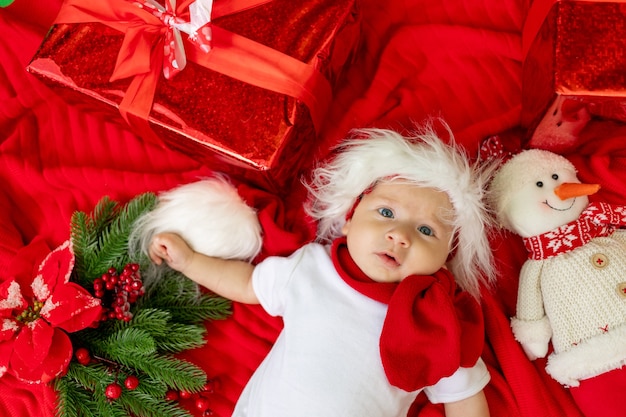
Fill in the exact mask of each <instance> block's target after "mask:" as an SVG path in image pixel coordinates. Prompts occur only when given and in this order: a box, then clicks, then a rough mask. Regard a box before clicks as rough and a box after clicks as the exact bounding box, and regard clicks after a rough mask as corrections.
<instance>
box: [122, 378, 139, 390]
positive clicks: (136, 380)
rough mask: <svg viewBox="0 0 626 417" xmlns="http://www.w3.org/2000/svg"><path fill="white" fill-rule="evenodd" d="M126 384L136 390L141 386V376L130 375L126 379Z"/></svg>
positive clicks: (130, 388) (128, 387)
mask: <svg viewBox="0 0 626 417" xmlns="http://www.w3.org/2000/svg"><path fill="white" fill-rule="evenodd" d="M124 386H125V387H126V388H127V389H129V390H131V391H132V390H134V389H135V388H137V387H138V386H139V378H137V377H136V376H135V375H128V376H127V377H126V379H125V380H124Z"/></svg>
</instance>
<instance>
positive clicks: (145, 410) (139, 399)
mask: <svg viewBox="0 0 626 417" xmlns="http://www.w3.org/2000/svg"><path fill="white" fill-rule="evenodd" d="M119 400H120V401H121V402H122V403H123V404H124V406H125V407H126V408H127V409H128V411H130V412H131V413H132V414H133V415H136V416H144V417H190V416H191V414H189V413H188V412H187V411H186V410H184V409H182V408H180V407H179V406H177V405H176V404H174V403H172V402H167V401H165V400H163V399H156V398H155V397H154V396H152V395H150V394H148V393H145V392H143V391H142V390H140V389H139V388H138V389H136V390H133V391H125V392H124V393H123V394H122V396H121V397H120V399H119Z"/></svg>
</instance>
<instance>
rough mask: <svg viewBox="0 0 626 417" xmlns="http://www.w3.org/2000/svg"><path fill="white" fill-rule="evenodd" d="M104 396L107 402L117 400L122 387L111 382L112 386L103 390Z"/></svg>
mask: <svg viewBox="0 0 626 417" xmlns="http://www.w3.org/2000/svg"><path fill="white" fill-rule="evenodd" d="M104 395H105V396H106V397H107V398H108V399H109V400H117V399H118V398H120V395H122V387H121V386H120V384H118V383H117V382H113V383H112V384H109V385H107V387H106V389H105V390H104Z"/></svg>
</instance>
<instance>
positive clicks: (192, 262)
mask: <svg viewBox="0 0 626 417" xmlns="http://www.w3.org/2000/svg"><path fill="white" fill-rule="evenodd" d="M449 133H450V137H452V135H451V132H449ZM487 176H488V173H487V172H486V171H484V170H480V169H478V168H477V167H475V166H472V165H471V164H470V163H469V162H468V160H467V158H466V157H465V156H464V154H463V153H462V152H461V151H460V150H459V149H457V148H456V147H454V145H447V144H445V143H444V142H443V141H442V140H441V139H439V138H438V137H437V135H436V134H435V133H434V131H433V129H432V128H431V127H430V126H427V127H425V128H424V129H423V130H422V131H420V132H418V133H417V134H416V135H415V137H409V138H405V137H402V136H401V135H399V134H397V133H395V132H393V131H390V130H383V129H364V130H360V131H356V135H355V137H353V138H351V139H349V140H347V141H346V142H345V143H343V144H342V145H341V146H340V147H339V148H338V149H337V153H336V154H335V156H334V157H333V158H332V159H331V160H330V162H328V163H327V164H326V165H323V166H320V167H318V168H317V169H316V170H315V171H314V172H313V177H312V180H311V182H310V183H309V184H307V187H308V190H309V192H310V196H311V199H310V203H309V205H308V207H307V208H308V212H309V214H310V215H311V216H312V217H313V218H314V219H315V220H317V221H318V225H319V227H318V237H319V239H318V241H317V242H315V243H309V244H307V245H305V246H303V247H302V248H300V249H299V250H297V251H296V252H295V253H293V254H292V255H291V256H289V257H269V258H267V259H265V260H263V261H262V262H260V263H258V264H257V265H253V264H251V263H248V262H245V261H237V260H225V259H220V258H214V257H208V256H205V255H202V254H199V253H197V252H194V251H193V250H192V249H191V248H190V247H189V246H188V245H187V243H186V242H185V241H184V240H183V239H182V238H181V237H180V236H179V235H177V234H173V233H160V234H157V235H155V236H154V237H153V238H152V241H151V243H150V246H149V255H150V258H151V259H152V261H153V262H155V263H156V264H162V263H163V262H165V263H166V264H167V265H169V266H170V267H171V268H173V269H175V270H177V271H180V272H181V273H183V274H184V275H185V276H187V277H189V278H190V279H192V280H194V281H195V282H197V283H198V284H200V285H202V286H204V287H206V288H208V289H210V290H211V291H213V292H215V293H217V294H220V295H222V296H224V297H226V298H229V299H231V300H233V301H237V302H242V303H252V304H258V303H260V304H261V306H262V307H263V308H264V309H265V310H266V311H267V312H268V313H269V314H270V315H274V316H282V318H283V321H284V328H283V330H282V332H281V334H280V335H279V337H278V339H277V340H276V343H275V344H274V346H273V347H272V349H271V351H270V352H269V354H268V356H267V357H266V358H265V360H264V361H263V363H262V364H261V365H260V367H259V368H258V369H257V370H256V372H255V373H254V375H253V376H252V378H251V380H250V381H249V383H248V384H247V385H246V387H245V389H244V391H243V393H242V394H241V397H240V398H239V400H238V402H237V405H236V407H235V410H234V413H233V416H234V417H242V416H271V417H281V416H284V417H295V416H337V417H347V416H376V417H384V416H394V417H395V416H406V414H407V412H408V410H409V408H410V406H411V404H412V403H413V401H414V400H415V398H416V397H417V395H418V394H419V393H420V392H421V391H424V392H425V393H426V395H427V396H428V398H429V399H430V401H431V402H433V403H444V409H445V413H446V416H448V417H454V416H464V417H472V416H488V415H489V410H488V407H487V402H486V399H485V395H484V392H483V388H484V387H485V385H486V384H487V383H488V381H489V379H490V376H489V373H488V371H487V368H486V366H485V364H484V363H483V361H482V360H481V359H480V354H481V352H482V346H483V340H484V339H483V337H484V335H483V330H484V328H483V321H482V314H481V309H480V306H479V304H478V302H477V299H478V297H479V291H480V286H481V285H482V284H483V282H482V281H485V283H486V282H488V281H489V280H491V278H492V277H493V274H494V270H493V266H492V258H491V251H490V250H489V245H488V240H487V236H486V230H487V227H486V226H487V219H488V216H487V215H486V211H485V208H484V206H483V203H482V200H483V189H484V188H483V186H484V182H485V181H486V179H487Z"/></svg>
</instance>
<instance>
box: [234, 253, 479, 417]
mask: <svg viewBox="0 0 626 417" xmlns="http://www.w3.org/2000/svg"><path fill="white" fill-rule="evenodd" d="M252 280H253V281H252V284H253V287H254V290H255V292H256V294H257V297H258V298H259V301H260V303H261V305H262V306H263V308H264V309H265V310H266V311H267V312H268V313H269V314H271V315H274V316H282V317H283V320H284V329H283V330H282V332H281V334H280V335H279V336H278V339H277V340H276V343H275V344H274V346H273V347H272V349H271V351H270V352H269V354H268V356H267V357H266V358H265V360H264V361H263V362H262V363H261V365H260V366H259V368H258V369H257V370H256V372H255V373H254V375H253V376H252V378H251V379H250V381H249V383H248V384H247V385H246V387H245V388H244V391H243V393H242V394H241V397H240V398H239V401H238V402H237V406H236V407H235V411H234V413H233V417H244V416H247V417H299V416H307V417H318V416H324V417H352V416H359V417H367V416H372V417H387V416H389V417H392V416H393V417H395V416H406V414H407V412H408V410H409V407H410V406H411V404H412V403H413V401H414V400H415V398H416V397H417V395H418V394H419V392H420V391H414V392H406V391H404V390H401V389H399V388H396V387H394V386H392V385H390V384H389V382H388V381H387V378H386V376H385V372H384V370H383V366H382V363H381V359H380V353H379V348H378V346H379V345H378V341H379V338H380V333H381V330H382V326H383V321H384V319H385V314H386V312H387V305H386V304H383V303H380V302H378V301H374V300H372V299H370V298H368V297H367V296H365V295H362V294H360V293H359V292H357V291H355V290H354V289H352V288H351V287H350V286H349V285H348V284H346V283H345V282H344V281H343V279H342V278H341V277H340V276H339V275H338V274H337V272H336V271H335V268H334V267H333V264H332V260H331V258H330V255H329V253H328V248H326V247H324V246H321V245H319V244H315V243H312V244H308V245H306V246H304V247H303V248H301V249H299V250H298V251H296V252H295V253H294V254H293V255H292V256H290V257H288V258H283V257H270V258H267V259H266V260H264V261H263V262H261V263H259V264H258V265H257V267H256V268H255V271H254V274H253V277H252ZM489 378H490V377H489V372H488V371H487V368H486V366H485V364H484V363H483V362H482V360H480V359H479V360H478V362H477V364H476V365H475V366H474V367H472V368H460V369H459V370H458V371H457V372H456V373H455V374H453V375H452V376H450V377H448V378H444V379H442V380H441V381H439V382H438V383H437V384H436V385H434V386H432V387H426V388H425V389H424V391H425V393H426V395H427V396H428V398H429V399H430V400H431V401H432V402H434V403H438V402H452V401H458V400H462V399H465V398H468V397H471V396H472V395H474V394H476V393H478V392H479V391H480V390H482V389H483V388H484V387H485V385H487V383H488V382H489Z"/></svg>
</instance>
